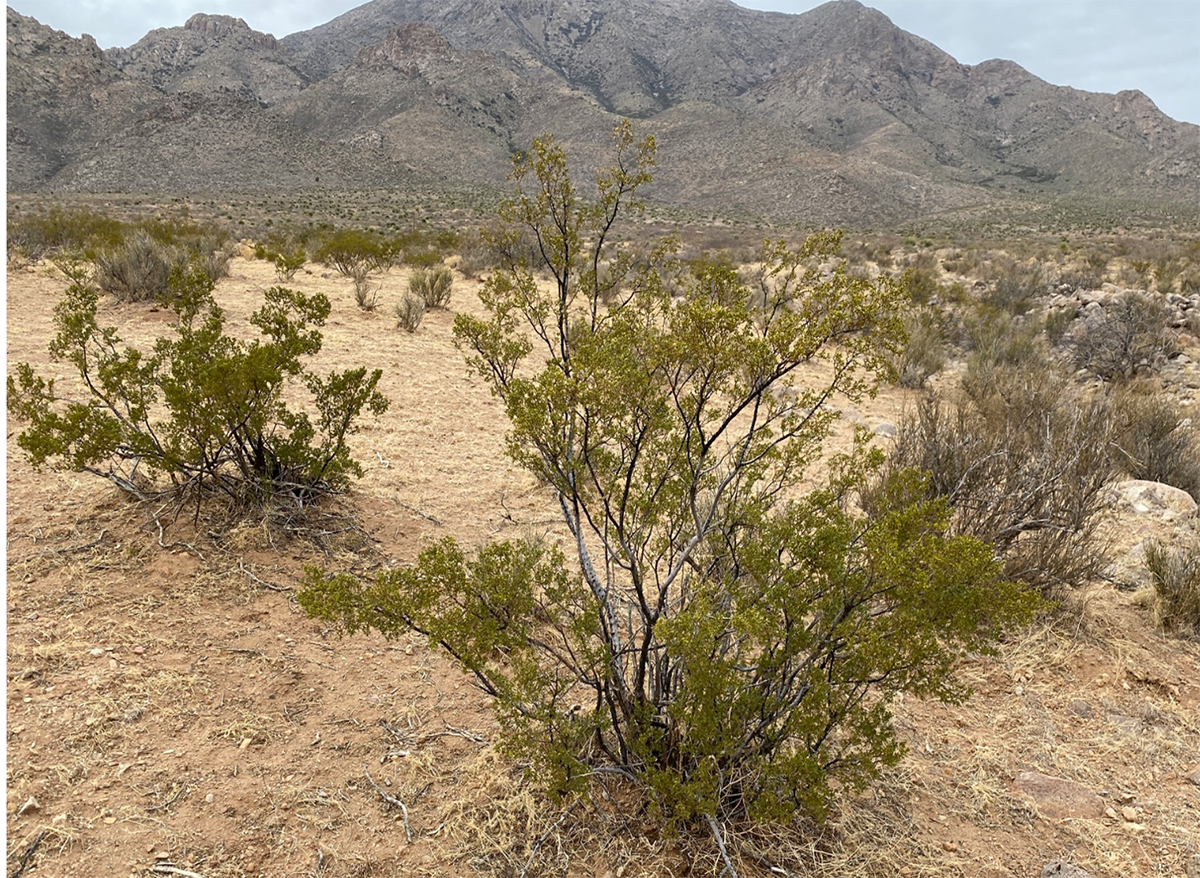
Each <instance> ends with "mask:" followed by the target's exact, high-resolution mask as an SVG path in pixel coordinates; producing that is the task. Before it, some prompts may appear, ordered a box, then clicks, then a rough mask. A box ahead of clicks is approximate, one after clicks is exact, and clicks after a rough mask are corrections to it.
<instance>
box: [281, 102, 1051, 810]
mask: <svg viewBox="0 0 1200 878" xmlns="http://www.w3.org/2000/svg"><path fill="white" fill-rule="evenodd" d="M615 137H616V160H615V162H614V164H613V165H612V167H610V168H608V169H606V170H604V171H601V172H600V173H599V174H598V175H597V177H596V183H595V193H594V196H593V198H591V199H590V200H584V199H583V198H582V197H581V196H580V195H579V193H578V192H577V190H576V187H575V183H574V181H573V180H572V179H571V177H570V175H569V174H568V171H567V164H566V157H565V155H564V153H563V151H562V149H561V148H560V147H559V145H558V144H557V143H556V142H555V141H554V140H553V139H552V138H550V137H549V136H546V137H543V138H539V139H538V140H535V141H534V143H533V147H532V149H531V151H530V152H529V153H528V154H527V155H525V156H523V157H521V158H520V159H519V160H518V161H517V162H516V164H515V166H514V172H513V179H514V181H515V182H516V184H517V194H516V195H515V196H514V197H513V198H512V199H511V200H510V201H508V202H506V203H505V204H504V206H503V207H502V210H501V216H502V218H503V219H504V220H505V221H506V222H507V223H508V224H510V226H515V227H516V228H517V229H522V228H523V229H524V230H525V233H526V234H528V235H531V236H532V237H533V239H534V240H535V241H536V242H537V245H538V250H539V252H541V253H542V254H544V258H545V263H546V271H547V272H548V274H549V277H550V281H551V283H549V284H546V283H544V282H539V278H538V277H537V276H536V275H535V274H534V270H533V268H532V266H530V264H529V263H528V261H526V260H524V259H522V258H519V257H518V258H514V257H512V256H510V258H508V260H507V262H506V263H505V265H504V266H503V268H502V269H500V270H497V271H496V272H494V273H493V274H492V276H491V277H490V279H489V280H488V281H487V283H486V284H485V285H484V287H483V290H482V292H481V299H482V301H483V304H484V307H485V309H486V311H487V314H486V316H484V317H482V318H480V317H472V316H470V315H466V314H459V315H457V317H456V319H455V334H456V337H457V339H458V341H459V343H460V344H461V346H462V347H463V348H464V349H465V351H466V352H467V355H468V359H469V361H470V363H471V364H472V366H473V367H474V368H475V369H476V370H478V372H479V373H480V374H481V375H482V376H483V377H484V378H485V380H487V381H488V383H489V384H490V385H491V388H492V390H493V392H494V393H495V394H496V395H497V396H498V397H499V398H500V399H501V400H502V401H503V403H504V405H505V407H506V411H507V413H508V417H509V419H510V421H511V424H512V431H511V433H510V435H509V452H510V454H511V456H512V457H513V458H514V459H515V460H516V461H517V462H518V463H520V464H521V465H522V466H523V467H525V468H526V469H527V470H529V471H530V472H532V473H533V474H535V475H536V476H537V478H538V479H539V480H540V481H541V482H542V483H543V484H544V485H546V486H547V487H548V488H549V490H550V491H551V492H552V494H553V495H554V496H555V497H556V499H557V503H558V506H559V509H560V511H561V513H562V516H563V521H564V523H565V524H566V526H567V530H568V532H569V534H570V546H571V550H572V558H571V560H570V561H569V562H568V560H567V558H566V557H565V556H564V555H563V554H562V552H561V551H560V550H558V549H556V548H554V547H551V546H544V545H539V544H536V543H528V542H526V543H511V542H506V543H493V544H491V545H488V546H485V547H484V548H482V549H481V550H480V551H479V552H478V553H476V554H474V555H471V554H470V553H467V552H464V551H463V550H462V549H461V548H460V547H458V546H457V545H455V544H454V543H452V542H449V541H447V542H443V543H442V544H439V545H438V546H435V547H433V548H431V549H429V550H427V551H426V552H424V553H422V555H421V557H420V558H419V559H418V561H417V564H416V565H415V566H414V567H412V568H411V569H406V570H393V571H388V572H386V573H384V574H382V575H380V576H379V577H377V578H376V579H375V581H374V582H369V583H364V582H361V581H359V580H358V579H356V578H355V577H352V576H345V575H341V576H326V575H325V574H324V573H322V572H321V571H315V570H314V571H311V572H310V576H309V579H308V584H307V586H306V589H305V590H304V592H303V593H302V594H301V596H300V600H301V602H302V604H303V606H304V607H305V609H306V610H307V611H308V612H309V613H312V614H315V615H318V616H320V617H322V618H324V619H327V620H329V621H330V622H333V623H335V624H336V625H339V626H340V627H342V628H343V629H344V630H348V631H357V630H364V629H377V630H380V631H382V632H383V633H384V634H385V635H390V636H396V635H398V634H399V633H400V632H402V631H404V630H407V628H410V627H411V628H415V629H417V630H419V631H422V632H424V633H425V634H427V635H428V636H429V637H430V639H431V641H432V642H434V643H437V644H441V645H442V646H443V647H444V648H445V649H446V650H447V651H448V652H449V653H450V654H452V655H454V656H455V657H456V658H457V659H458V661H459V662H460V663H461V664H462V665H463V667H464V668H465V669H466V670H467V671H468V672H469V673H471V674H472V675H474V677H475V679H476V681H477V682H478V683H479V685H480V686H481V687H482V688H483V689H484V690H485V691H487V692H489V693H490V694H491V695H492V696H493V697H494V699H495V702H496V707H497V710H498V713H499V716H500V719H501V723H502V728H503V731H504V742H505V746H506V747H507V748H508V749H509V751H510V752H512V753H514V754H517V755H518V756H519V757H520V758H522V759H526V760H528V761H529V762H530V764H531V765H532V766H533V768H534V769H535V770H537V771H538V772H539V774H540V775H541V776H542V777H543V778H544V779H545V780H546V782H547V783H548V785H549V788H550V789H551V791H552V792H553V793H555V794H558V795H565V794H570V793H573V792H577V791H579V790H581V789H583V788H584V787H585V786H586V784H587V782H588V778H589V777H591V776H592V775H593V774H594V773H595V772H597V771H610V770H611V771H618V772H620V773H622V774H625V775H627V776H629V777H633V778H636V779H637V780H639V781H640V782H641V783H642V784H643V785H644V786H645V788H646V789H647V790H648V791H649V793H650V796H651V800H652V802H653V803H654V805H655V807H656V808H658V809H659V811H660V812H661V813H662V814H663V815H665V816H666V817H667V818H669V819H672V820H679V821H689V820H701V821H703V820H706V819H712V818H727V817H749V818H751V819H756V820H762V819H786V818H787V817H788V816H789V815H791V814H792V813H794V812H795V811H797V810H802V811H806V812H810V813H813V814H820V813H821V812H822V810H823V809H824V807H825V806H826V805H827V803H828V800H829V798H830V796H831V795H832V791H833V789H834V788H835V784H836V785H838V787H848V788H854V787H857V786H861V785H862V784H863V783H864V782H866V780H868V779H869V778H870V777H872V776H873V775H874V774H875V772H876V771H877V770H878V768H879V766H880V765H883V764H887V763H890V762H894V761H895V760H896V759H897V758H898V756H899V754H900V752H901V749H902V747H901V744H900V743H899V742H898V741H897V740H896V738H895V735H894V733H893V731H892V729H891V726H890V713H889V703H890V701H891V699H892V697H893V696H894V695H895V694H896V693H897V692H901V691H906V692H914V693H919V694H921V695H923V696H930V697H939V698H944V699H947V700H955V699H957V698H960V697H962V696H963V694H964V692H963V690H962V688H961V687H959V686H958V685H956V683H955V682H954V680H953V677H952V676H951V673H950V669H951V666H952V664H953V663H954V661H955V660H956V658H957V657H959V656H961V655H963V654H964V653H965V652H966V651H969V650H977V649H986V648H987V643H988V638H989V636H990V634H991V632H993V631H994V630H995V627H1000V628H1003V627H1006V626H1008V625H1011V624H1013V623H1015V622H1018V621H1021V620H1024V619H1027V618H1028V617H1029V614H1030V613H1031V612H1032V610H1033V604H1034V603H1035V600H1036V599H1035V598H1033V597H1032V596H1031V595H1030V594H1029V593H1027V592H1026V591H1024V590H1023V589H1021V588H1020V587H1018V586H1016V585H1014V584H1012V583H1010V582H1006V581H1004V580H1003V579H1002V578H1001V576H1000V572H999V568H998V566H997V565H996V564H995V563H994V561H993V558H992V549H991V548H990V547H989V546H986V545H985V544H983V543H981V542H979V541H978V540H976V539H974V538H971V537H951V536H949V535H948V534H947V530H946V529H947V524H948V522H949V520H950V512H949V508H948V507H947V505H946V504H945V503H944V502H943V501H941V500H937V499H927V496H926V495H927V494H928V489H927V487H926V485H925V482H924V480H923V477H921V476H919V475H918V474H916V473H914V472H902V473H896V474H894V475H893V476H891V477H889V478H888V479H887V480H886V481H885V482H883V483H882V484H881V485H880V486H878V487H877V488H876V489H875V490H874V491H872V494H871V496H872V497H873V503H872V514H871V515H870V516H867V515H864V514H861V513H856V512H852V511H850V510H851V509H852V508H853V507H852V505H851V503H850V502H849V501H850V500H851V499H852V498H853V497H854V496H855V495H856V494H858V493H860V492H861V491H862V490H863V489H864V487H865V486H866V485H867V484H868V483H870V482H871V481H872V480H873V478H874V477H873V473H874V472H875V471H876V469H877V467H878V466H879V463H880V455H879V454H878V453H875V452H870V451H868V450H867V448H866V446H865V445H859V446H858V447H857V448H856V450H855V452H854V453H853V454H851V455H849V456H846V457H843V458H839V459H838V460H837V461H835V462H834V465H833V475H832V476H831V478H830V479H829V481H828V483H827V485H826V486H825V487H824V488H823V489H821V490H818V491H815V492H813V493H811V494H809V495H808V496H803V494H802V492H801V490H800V486H801V483H802V481H803V480H804V479H805V477H806V473H807V472H808V469H809V464H811V463H812V462H813V461H814V460H815V459H816V458H818V457H819V456H820V453H821V444H822V441H823V440H824V439H825V437H826V436H827V434H828V431H829V428H830V425H831V423H832V420H833V418H834V417H835V415H833V414H832V413H831V412H830V410H829V406H827V405H826V403H827V402H828V401H829V400H830V399H831V398H832V397H833V396H834V394H839V395H840V394H845V395H846V396H847V397H849V398H850V399H859V398H861V397H862V396H863V395H864V394H867V393H870V392H872V390H873V389H874V388H875V387H876V386H877V384H878V382H879V381H880V380H881V378H883V377H885V376H887V375H888V374H889V371H890V370H889V366H888V362H889V359H890V358H891V357H892V356H893V355H894V354H895V353H896V352H897V350H898V348H899V346H900V344H901V342H902V335H903V329H902V325H901V321H900V317H899V312H900V308H901V306H902V304H903V301H904V293H903V290H902V289H901V288H900V286H899V285H898V284H897V283H895V282H894V281H892V280H890V279H887V278H883V279H880V280H877V281H869V280H866V279H863V278H861V277H855V276H853V275H852V274H851V273H850V272H848V271H847V270H846V265H845V263H844V262H840V261H838V260H836V259H835V255H836V253H837V250H838V246H839V244H840V234H838V233H822V234H817V235H814V236H812V237H810V238H809V239H808V240H807V241H806V242H805V243H804V244H802V245H801V246H800V247H799V248H796V249H790V248H788V247H787V246H786V245H785V244H784V243H782V242H770V241H768V242H767V243H766V244H765V245H764V247H763V250H762V253H761V257H760V263H761V265H762V269H761V271H760V272H759V275H758V277H757V278H756V280H755V283H754V288H753V289H752V288H751V287H749V286H747V285H746V284H744V283H743V282H742V281H741V280H740V279H739V277H738V276H737V273H736V272H735V271H733V269H732V267H731V266H727V265H722V264H720V263H714V262H706V263H705V264H703V265H700V266H698V267H697V268H696V270H695V271H693V272H691V273H683V274H684V276H683V277H681V278H677V279H675V280H674V281H673V283H671V284H668V283H667V282H665V280H664V276H665V275H669V274H670V273H675V274H680V273H681V272H678V270H677V268H676V267H675V266H674V265H673V262H672V259H671V253H672V246H671V245H670V244H668V245H664V246H663V247H661V248H659V249H658V250H657V251H656V252H655V253H653V254H651V255H650V257H649V258H647V259H644V260H639V261H637V262H635V261H634V259H633V257H632V256H631V255H629V254H628V253H626V252H624V251H618V252H615V253H614V252H612V251H611V249H610V248H609V246H608V240H609V236H610V234H611V232H612V230H613V227H614V223H615V222H616V220H617V218H618V217H619V216H620V215H622V214H624V213H625V212H627V211H629V210H635V209H637V208H638V206H639V202H638V199H637V193H638V190H639V189H640V188H641V187H642V186H643V185H645V184H646V183H647V182H649V180H650V169H651V168H652V167H653V165H654V143H653V140H652V139H650V138H647V139H645V140H642V141H637V140H636V139H635V138H634V136H633V134H632V131H631V129H630V127H629V125H628V123H626V124H624V125H622V126H621V127H619V128H618V129H617V131H616V133H615ZM498 234H499V236H500V237H501V238H502V239H504V240H518V239H519V233H518V232H517V231H513V230H509V231H504V230H502V231H501V232H499V233H498ZM505 236H507V237H505ZM501 252H504V251H503V250H502V251H501ZM508 252H509V253H510V254H512V253H515V252H517V251H508ZM669 287H670V288H681V289H682V291H683V295H682V296H681V297H679V298H674V297H672V295H671V294H670V292H668V289H669ZM816 363H823V364H824V365H825V366H826V369H825V371H824V372H823V373H822V374H825V375H826V376H827V377H826V378H825V379H824V380H823V381H821V382H818V383H817V384H816V385H815V386H802V385H800V384H799V381H798V378H797V374H798V373H799V372H800V371H801V370H802V368H803V367H805V366H808V365H812V364H816ZM710 825H711V824H710Z"/></svg>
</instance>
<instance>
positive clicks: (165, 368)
mask: <svg viewBox="0 0 1200 878" xmlns="http://www.w3.org/2000/svg"><path fill="white" fill-rule="evenodd" d="M169 288H170V292H171V295H170V299H171V303H172V308H173V309H174V311H175V314H176V317H177V324H176V327H175V336H174V337H173V338H171V337H165V338H160V339H158V340H157V341H156V342H155V344H154V348H153V350H151V351H148V352H143V351H139V350H137V349H135V348H131V347H127V346H125V345H124V344H122V342H121V340H120V338H119V337H118V336H117V333H116V330H115V329H113V328H111V327H109V328H101V327H100V326H99V325H98V324H97V322H96V307H97V291H96V290H95V288H94V287H92V286H91V285H89V284H88V283H87V282H86V279H85V278H84V276H83V275H82V274H77V275H76V276H75V277H74V278H73V280H72V283H71V284H70V286H69V287H68V288H67V291H66V295H65V297H64V299H63V301H62V302H60V303H59V305H58V306H57V307H56V308H55V312H54V319H55V325H56V326H57V329H58V331H57V334H56V335H55V337H54V340H53V341H52V342H51V344H50V353H51V356H52V357H53V358H54V359H55V360H57V361H64V362H66V363H69V364H70V365H71V366H72V367H73V368H74V370H75V371H76V372H77V373H78V375H79V377H80V379H81V382H82V389H81V390H80V391H79V392H78V393H71V394H69V395H60V393H59V391H58V388H57V387H56V382H55V381H53V380H46V379H44V378H42V377H41V376H39V375H38V374H36V373H35V372H34V370H33V368H32V367H31V366H29V365H28V364H25V363H22V364H19V365H18V366H17V371H16V375H15V376H9V378H8V406H9V411H10V412H11V413H12V414H13V415H14V416H16V417H19V418H21V419H23V420H25V421H27V422H28V423H29V427H28V428H27V429H26V430H24V431H23V432H22V433H21V434H20V436H19V437H18V439H17V444H18V445H19V446H20V447H21V448H22V449H23V450H24V451H25V453H26V454H27V455H28V456H29V459H30V460H31V461H32V463H33V464H34V466H35V467H41V466H45V465H50V466H54V467H60V468H65V469H71V470H76V471H84V472H89V473H93V474H95V475H98V476H101V477H103V478H106V479H109V480H110V481H112V482H113V483H114V484H116V485H117V486H119V487H120V488H122V489H123V490H125V491H127V492H129V493H131V494H134V495H136V496H139V497H145V496H148V495H150V494H156V493H161V492H163V491H166V492H169V493H171V494H174V495H175V496H177V497H179V498H181V499H182V498H183V497H185V496H194V497H195V499H196V502H197V503H199V502H200V500H201V499H202V498H203V497H206V496H213V495H218V496H221V497H224V498H226V499H228V500H230V501H233V503H234V504H235V507H236V506H242V507H247V508H248V507H259V506H262V505H264V504H266V503H269V502H273V501H276V500H281V499H286V500H288V501H289V502H292V503H300V504H307V503H308V502H310V501H311V500H313V499H314V498H316V497H318V496H320V495H322V494H326V493H329V492H331V491H337V490H340V489H342V488H344V487H345V486H346V485H347V484H348V482H349V480H350V479H351V478H353V477H356V476H361V475H362V468H361V467H360V466H359V464H358V463H357V462H356V461H355V460H354V459H353V457H352V456H351V455H350V449H349V447H348V445H347V439H348V437H349V436H350V435H352V434H353V433H354V432H356V430H357V428H358V420H359V417H360V415H361V414H362V413H363V411H364V410H367V411H370V412H372V413H373V414H376V415H378V414H381V413H382V412H383V411H385V410H386V408H387V400H386V399H385V398H384V397H383V396H382V395H381V394H380V393H379V392H378V390H376V386H377V384H378V383H379V379H380V375H381V373H380V371H379V370H378V369H376V370H375V371H374V372H368V371H367V370H366V369H365V368H360V369H348V370H346V371H344V372H340V373H338V372H331V373H330V374H329V375H327V376H321V375H318V374H315V373H313V372H311V371H310V370H309V369H308V368H307V367H306V366H305V360H307V359H308V358H309V357H311V356H313V355H314V354H316V353H317V352H318V351H319V350H320V349H321V343H322V337H321V332H320V327H321V326H322V325H323V324H324V322H325V318H326V317H327V316H328V315H329V301H328V300H327V299H326V298H325V297H324V296H321V295H314V296H305V295H304V294H302V293H298V292H294V291H292V290H289V289H285V288H283V287H272V288H271V289H269V290H267V292H266V294H265V302H264V304H263V306H262V307H261V308H260V309H259V310H258V311H256V312H255V313H254V314H253V315H252V316H251V318H250V322H251V324H252V325H253V326H254V327H255V328H257V329H258V331H259V332H260V334H261V337H260V338H258V339H255V340H253V341H250V342H244V341H241V340H238V339H235V338H232V337H230V336H228V335H226V334H225V315H224V312H223V311H222V310H221V308H219V307H218V306H217V305H216V303H215V302H214V301H213V298H212V290H213V282H212V280H211V279H210V278H209V276H208V274H207V273H206V272H205V270H204V269H203V267H201V266H199V265H197V264H195V263H192V264H191V265H189V266H188V267H187V269H186V270H185V269H183V268H176V269H175V270H174V272H173V273H172V275H171V278H170V281H169ZM293 383H298V384H301V385H303V386H304V387H305V388H307V390H308V391H309V394H310V396H311V407H310V408H311V416H310V413H309V412H308V411H298V410H295V409H293V408H289V406H288V405H287V404H285V402H284V401H283V397H284V390H285V388H287V387H288V386H289V385H291V384H293ZM164 480H165V484H164Z"/></svg>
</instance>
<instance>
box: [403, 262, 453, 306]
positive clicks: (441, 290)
mask: <svg viewBox="0 0 1200 878" xmlns="http://www.w3.org/2000/svg"><path fill="white" fill-rule="evenodd" d="M453 283H454V275H453V273H451V271H450V269H449V268H447V267H446V266H444V265H438V266H437V267H435V268H418V269H416V270H415V271H414V272H413V273H412V276H411V277H409V279H408V289H409V291H410V292H411V293H412V294H413V295H414V296H419V297H420V298H421V300H422V301H423V302H424V303H425V307H426V309H432V308H445V307H447V306H448V305H449V304H450V287H451V286H452V285H453Z"/></svg>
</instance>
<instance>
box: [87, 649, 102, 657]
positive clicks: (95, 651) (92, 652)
mask: <svg viewBox="0 0 1200 878" xmlns="http://www.w3.org/2000/svg"><path fill="white" fill-rule="evenodd" d="M88 655H90V656H91V657H92V658H100V656H102V655H104V650H103V649H101V648H100V647H98V646H97V647H95V648H94V649H89V650H88Z"/></svg>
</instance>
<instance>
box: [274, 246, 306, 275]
mask: <svg viewBox="0 0 1200 878" xmlns="http://www.w3.org/2000/svg"><path fill="white" fill-rule="evenodd" d="M307 259H308V255H307V254H306V253H305V252H304V250H303V249H297V250H292V251H291V252H287V251H281V252H278V253H276V254H275V255H274V256H273V257H272V259H271V261H272V262H273V263H275V277H276V279H277V280H280V281H289V280H292V279H293V278H294V277H295V276H296V272H298V271H299V270H300V269H302V268H303V267H304V263H305V262H306V261H307Z"/></svg>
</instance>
